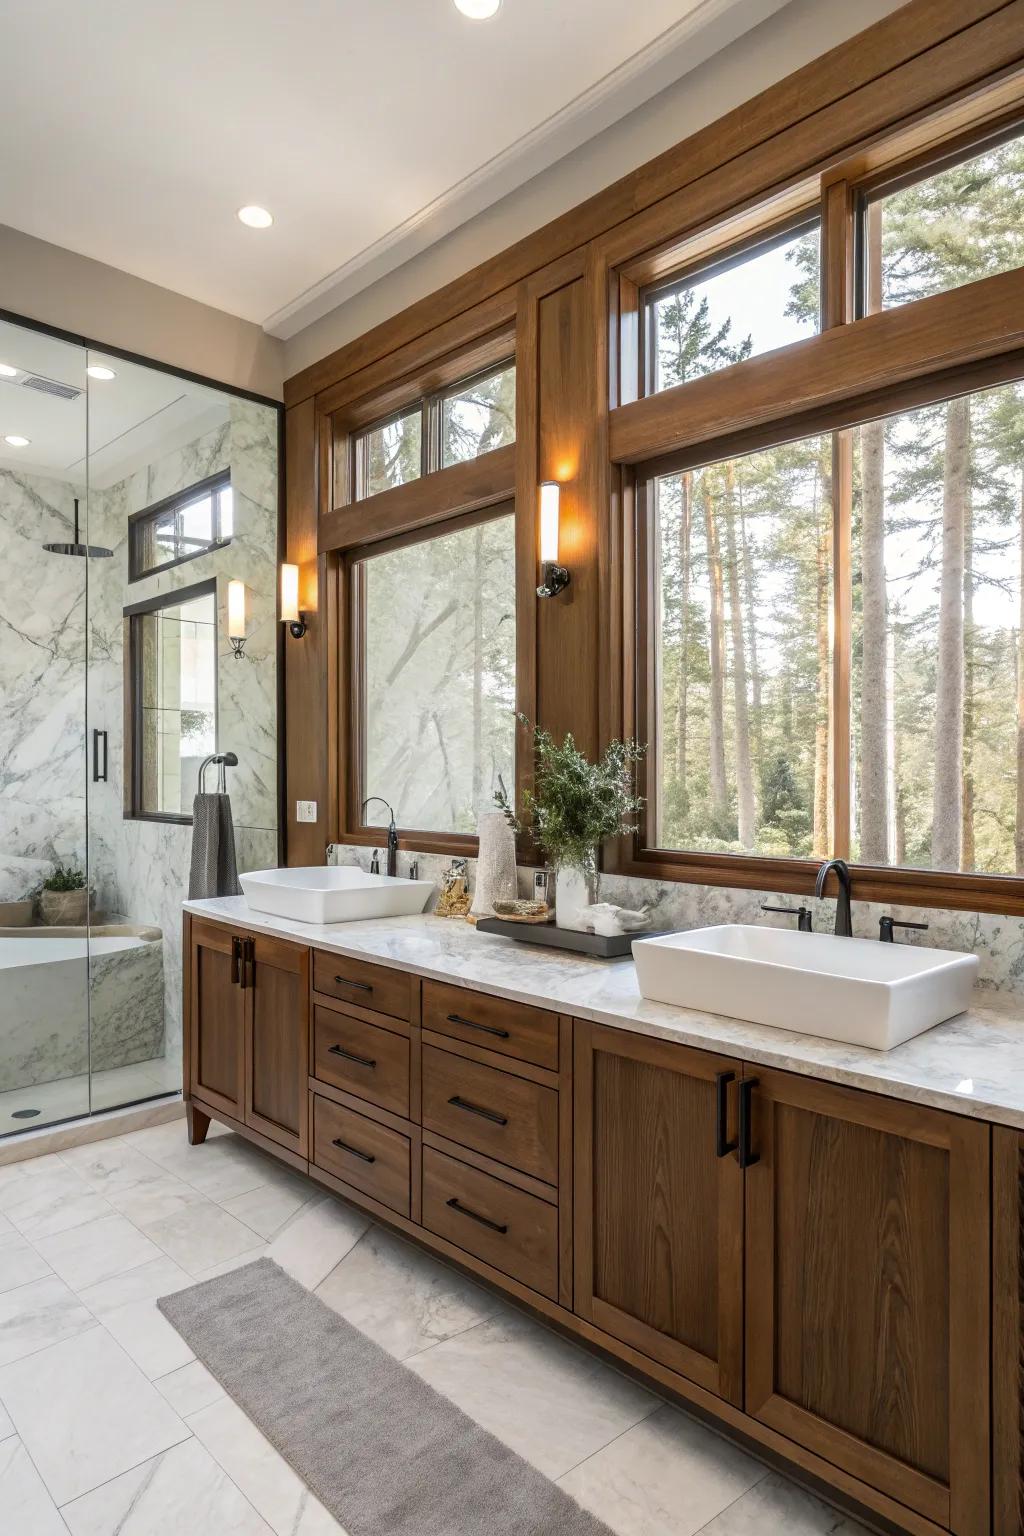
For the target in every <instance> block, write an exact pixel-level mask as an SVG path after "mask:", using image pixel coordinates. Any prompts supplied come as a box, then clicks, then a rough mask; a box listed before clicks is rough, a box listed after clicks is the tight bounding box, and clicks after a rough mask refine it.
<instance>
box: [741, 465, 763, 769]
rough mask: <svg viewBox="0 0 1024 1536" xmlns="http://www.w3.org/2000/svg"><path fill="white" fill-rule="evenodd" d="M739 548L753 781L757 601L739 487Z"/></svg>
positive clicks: (758, 725) (758, 738) (757, 745)
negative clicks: (752, 749)
mask: <svg viewBox="0 0 1024 1536" xmlns="http://www.w3.org/2000/svg"><path fill="white" fill-rule="evenodd" d="M739 507H740V549H741V553H742V559H743V601H744V604H745V606H746V615H747V617H746V632H747V655H748V656H749V657H750V706H751V720H750V727H751V730H750V734H751V739H752V741H753V745H754V764H755V767H756V770H757V782H758V783H760V782H761V776H762V774H763V773H764V722H763V720H762V718H761V663H760V661H759V659H758V655H757V603H756V601H755V594H754V562H753V559H752V558H751V554H750V540H749V539H748V537H747V517H746V513H745V511H744V508H743V491H742V489H741V490H740V493H739Z"/></svg>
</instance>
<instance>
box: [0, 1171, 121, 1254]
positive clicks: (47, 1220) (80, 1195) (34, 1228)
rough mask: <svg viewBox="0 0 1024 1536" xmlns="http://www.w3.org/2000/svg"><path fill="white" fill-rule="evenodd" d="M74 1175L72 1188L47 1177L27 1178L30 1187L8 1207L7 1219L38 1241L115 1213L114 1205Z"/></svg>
mask: <svg viewBox="0 0 1024 1536" xmlns="http://www.w3.org/2000/svg"><path fill="white" fill-rule="evenodd" d="M74 1177H75V1183H74V1185H73V1186H69V1187H61V1185H60V1184H59V1183H58V1182H54V1181H52V1180H50V1179H48V1178H44V1179H29V1180H27V1181H26V1182H27V1184H28V1185H29V1186H30V1187H29V1188H27V1189H26V1190H25V1192H24V1193H25V1198H24V1199H23V1200H20V1201H18V1202H17V1204H14V1205H9V1206H8V1207H7V1219H8V1220H9V1221H10V1222H11V1224H12V1226H14V1227H17V1229H18V1231H19V1232H20V1233H21V1234H22V1235H23V1236H24V1237H28V1238H31V1239H32V1240H33V1241H35V1240H36V1239H38V1238H40V1237H52V1236H54V1235H55V1234H56V1233H58V1232H69V1231H70V1230H71V1228H72V1227H84V1226H85V1224H86V1222H88V1221H99V1220H100V1219H101V1218H102V1217H104V1216H112V1215H113V1214H114V1209H113V1206H111V1205H110V1204H109V1203H108V1201H106V1200H104V1198H103V1196H102V1195H98V1194H97V1193H96V1192H95V1190H92V1189H90V1188H89V1187H88V1185H87V1184H83V1182H82V1181H81V1180H80V1179H79V1178H78V1177H77V1176H74Z"/></svg>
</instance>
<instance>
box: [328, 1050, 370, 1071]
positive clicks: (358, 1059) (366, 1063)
mask: <svg viewBox="0 0 1024 1536" xmlns="http://www.w3.org/2000/svg"><path fill="white" fill-rule="evenodd" d="M327 1054H328V1056H344V1058H345V1060H346V1061H354V1062H355V1063H356V1065H357V1066H360V1067H370V1068H371V1069H372V1068H373V1067H375V1066H376V1065H377V1063H376V1062H375V1061H374V1059H373V1057H372V1056H357V1055H356V1054H355V1052H354V1051H346V1050H345V1049H344V1048H343V1047H342V1046H340V1045H329V1046H328V1047H327Z"/></svg>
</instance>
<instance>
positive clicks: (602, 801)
mask: <svg viewBox="0 0 1024 1536" xmlns="http://www.w3.org/2000/svg"><path fill="white" fill-rule="evenodd" d="M520 720H521V721H522V723H523V724H524V725H526V726H529V723H530V722H529V721H528V720H526V719H525V717H523V716H520ZM533 748H534V784H533V789H532V790H530V789H527V790H525V791H524V793H523V817H524V821H525V823H526V826H527V829H528V830H529V831H530V832H531V833H532V835H533V838H534V841H535V842H536V843H537V845H538V846H539V847H540V848H541V849H542V850H543V852H544V854H545V856H546V857H547V859H548V861H549V863H550V864H551V866H552V868H553V869H554V871H555V921H556V922H557V924H558V926H559V927H560V928H572V929H576V930H581V929H583V928H585V927H586V923H585V921H584V912H585V909H586V908H587V907H588V906H590V905H592V904H593V903H594V902H595V901H596V900H597V859H598V853H599V851H600V848H601V844H602V843H604V842H606V841H607V840H608V838H611V837H619V836H621V835H622V834H623V833H625V832H632V831H634V830H635V828H636V817H637V815H638V814H639V812H640V810H641V809H642V807H643V803H644V802H643V798H642V796H640V795H638V794H637V793H636V785H635V778H636V774H635V770H636V765H637V763H638V762H639V761H640V760H641V758H642V757H643V756H644V754H645V752H646V750H647V749H646V748H645V747H642V746H640V745H639V744H638V743H637V742H635V741H613V742H611V743H610V744H609V746H608V747H607V748H606V749H605V753H604V756H603V757H602V758H601V760H600V762H597V763H591V762H589V761H588V759H587V758H586V757H584V755H583V753H582V752H581V751H580V750H579V748H578V747H577V745H576V743H575V741H574V740H573V738H572V736H571V735H568V736H566V738H565V740H564V741H563V742H562V743H561V744H560V745H559V744H558V743H557V742H556V741H555V739H554V737H553V736H552V735H551V733H550V732H549V731H544V730H541V729H540V728H539V727H537V726H534V728H533ZM494 798H495V801H496V802H497V804H498V806H499V807H500V808H501V810H503V811H504V812H505V815H506V816H507V818H508V820H509V821H510V822H511V823H512V825H513V827H515V829H516V830H517V831H519V830H520V825H519V822H518V820H517V818H516V816H515V812H514V811H513V808H512V806H511V805H510V803H509V800H508V796H507V795H506V794H505V792H504V790H499V792H498V793H497V794H496V795H495V797H494Z"/></svg>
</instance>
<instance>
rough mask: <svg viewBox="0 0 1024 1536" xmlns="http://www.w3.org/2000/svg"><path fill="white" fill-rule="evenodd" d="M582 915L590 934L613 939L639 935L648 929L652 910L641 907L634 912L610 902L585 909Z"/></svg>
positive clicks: (599, 902)
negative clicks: (619, 936)
mask: <svg viewBox="0 0 1024 1536" xmlns="http://www.w3.org/2000/svg"><path fill="white" fill-rule="evenodd" d="M582 915H583V921H584V924H585V926H586V928H587V930H588V931H589V932H590V933H599V934H601V935H602V936H603V937H604V938H612V937H613V936H614V935H615V934H619V933H639V932H640V931H641V930H642V929H644V928H646V927H647V926H648V924H649V923H650V920H651V909H650V907H640V908H639V910H638V911H635V912H634V911H632V910H631V909H630V908H629V907H617V906H615V904H614V903H613V902H610V901H597V902H595V903H594V905H593V906H590V907H584V909H583V914H582Z"/></svg>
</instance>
